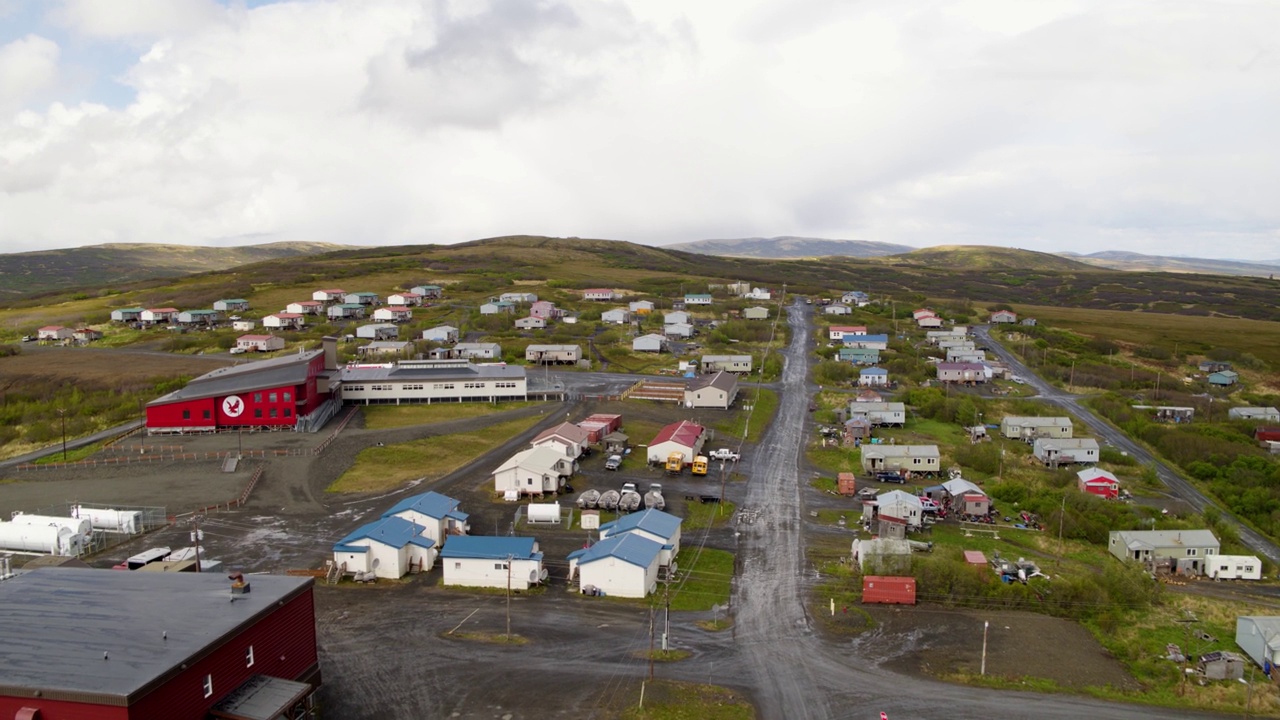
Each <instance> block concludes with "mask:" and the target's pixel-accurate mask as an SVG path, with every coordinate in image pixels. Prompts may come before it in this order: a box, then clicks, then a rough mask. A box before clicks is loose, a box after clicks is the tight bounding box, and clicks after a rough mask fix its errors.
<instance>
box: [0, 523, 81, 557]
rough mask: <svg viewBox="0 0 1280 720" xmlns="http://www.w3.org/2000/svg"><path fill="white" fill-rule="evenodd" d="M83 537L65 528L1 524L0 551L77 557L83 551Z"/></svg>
mask: <svg viewBox="0 0 1280 720" xmlns="http://www.w3.org/2000/svg"><path fill="white" fill-rule="evenodd" d="M82 537H83V536H81V535H77V534H76V533H74V532H72V531H71V529H70V528H65V527H56V526H54V525H23V524H21V523H12V522H0V550H10V551H12V552H26V553H40V554H42V555H67V556H76V555H79V554H80V553H81V551H82V549H83V548H82V546H81V540H82Z"/></svg>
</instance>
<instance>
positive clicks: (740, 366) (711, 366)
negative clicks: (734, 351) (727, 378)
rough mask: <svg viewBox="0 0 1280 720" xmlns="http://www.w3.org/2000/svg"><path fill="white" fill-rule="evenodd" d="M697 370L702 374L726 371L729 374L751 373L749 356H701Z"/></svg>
mask: <svg viewBox="0 0 1280 720" xmlns="http://www.w3.org/2000/svg"><path fill="white" fill-rule="evenodd" d="M698 368H699V369H700V370H702V372H704V373H716V372H720V371H721V370H726V371H728V372H731V373H749V372H751V356H750V355H703V356H702V359H701V360H700V361H699V363H698Z"/></svg>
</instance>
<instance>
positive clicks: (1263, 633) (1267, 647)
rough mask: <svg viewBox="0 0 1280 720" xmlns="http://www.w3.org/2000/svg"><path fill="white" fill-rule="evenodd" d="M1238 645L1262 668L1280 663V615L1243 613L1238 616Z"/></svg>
mask: <svg viewBox="0 0 1280 720" xmlns="http://www.w3.org/2000/svg"><path fill="white" fill-rule="evenodd" d="M1236 645H1239V646H1240V649H1241V650H1243V651H1244V653H1245V655H1248V656H1249V657H1250V658H1252V659H1253V661H1254V662H1256V663H1258V666H1259V667H1261V668H1264V669H1266V668H1272V667H1275V666H1277V665H1280V617H1277V616H1275V615H1242V616H1240V617H1237V618H1236Z"/></svg>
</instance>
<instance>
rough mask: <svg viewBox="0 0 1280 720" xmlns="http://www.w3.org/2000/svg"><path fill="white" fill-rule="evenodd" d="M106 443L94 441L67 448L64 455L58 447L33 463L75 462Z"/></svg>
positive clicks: (98, 449)
mask: <svg viewBox="0 0 1280 720" xmlns="http://www.w3.org/2000/svg"><path fill="white" fill-rule="evenodd" d="M106 444H107V443H106V441H105V440H104V441H103V442H96V443H93V444H92V445H85V446H84V447H81V448H75V449H72V450H68V451H67V454H66V457H63V455H62V451H61V449H59V451H58V452H55V453H54V454H52V455H45V456H44V457H42V458H40V459H38V460H36V461H35V464H36V465H48V464H50V463H60V462H77V461H80V460H84V459H85V458H87V457H89V456H90V455H93V454H94V453H97V452H98V451H100V450H102V448H103V446H105V445H106Z"/></svg>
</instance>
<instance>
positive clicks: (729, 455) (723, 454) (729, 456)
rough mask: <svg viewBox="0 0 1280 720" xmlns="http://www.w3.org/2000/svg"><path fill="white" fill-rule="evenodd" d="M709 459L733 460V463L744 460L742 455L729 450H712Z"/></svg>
mask: <svg viewBox="0 0 1280 720" xmlns="http://www.w3.org/2000/svg"><path fill="white" fill-rule="evenodd" d="M708 457H710V458H711V459H712V460H731V461H733V462H737V461H739V460H741V459H742V456H741V455H739V454H738V453H736V452H734V451H732V450H730V449H729V448H720V449H719V450H712V451H711V454H710V455H708Z"/></svg>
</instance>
